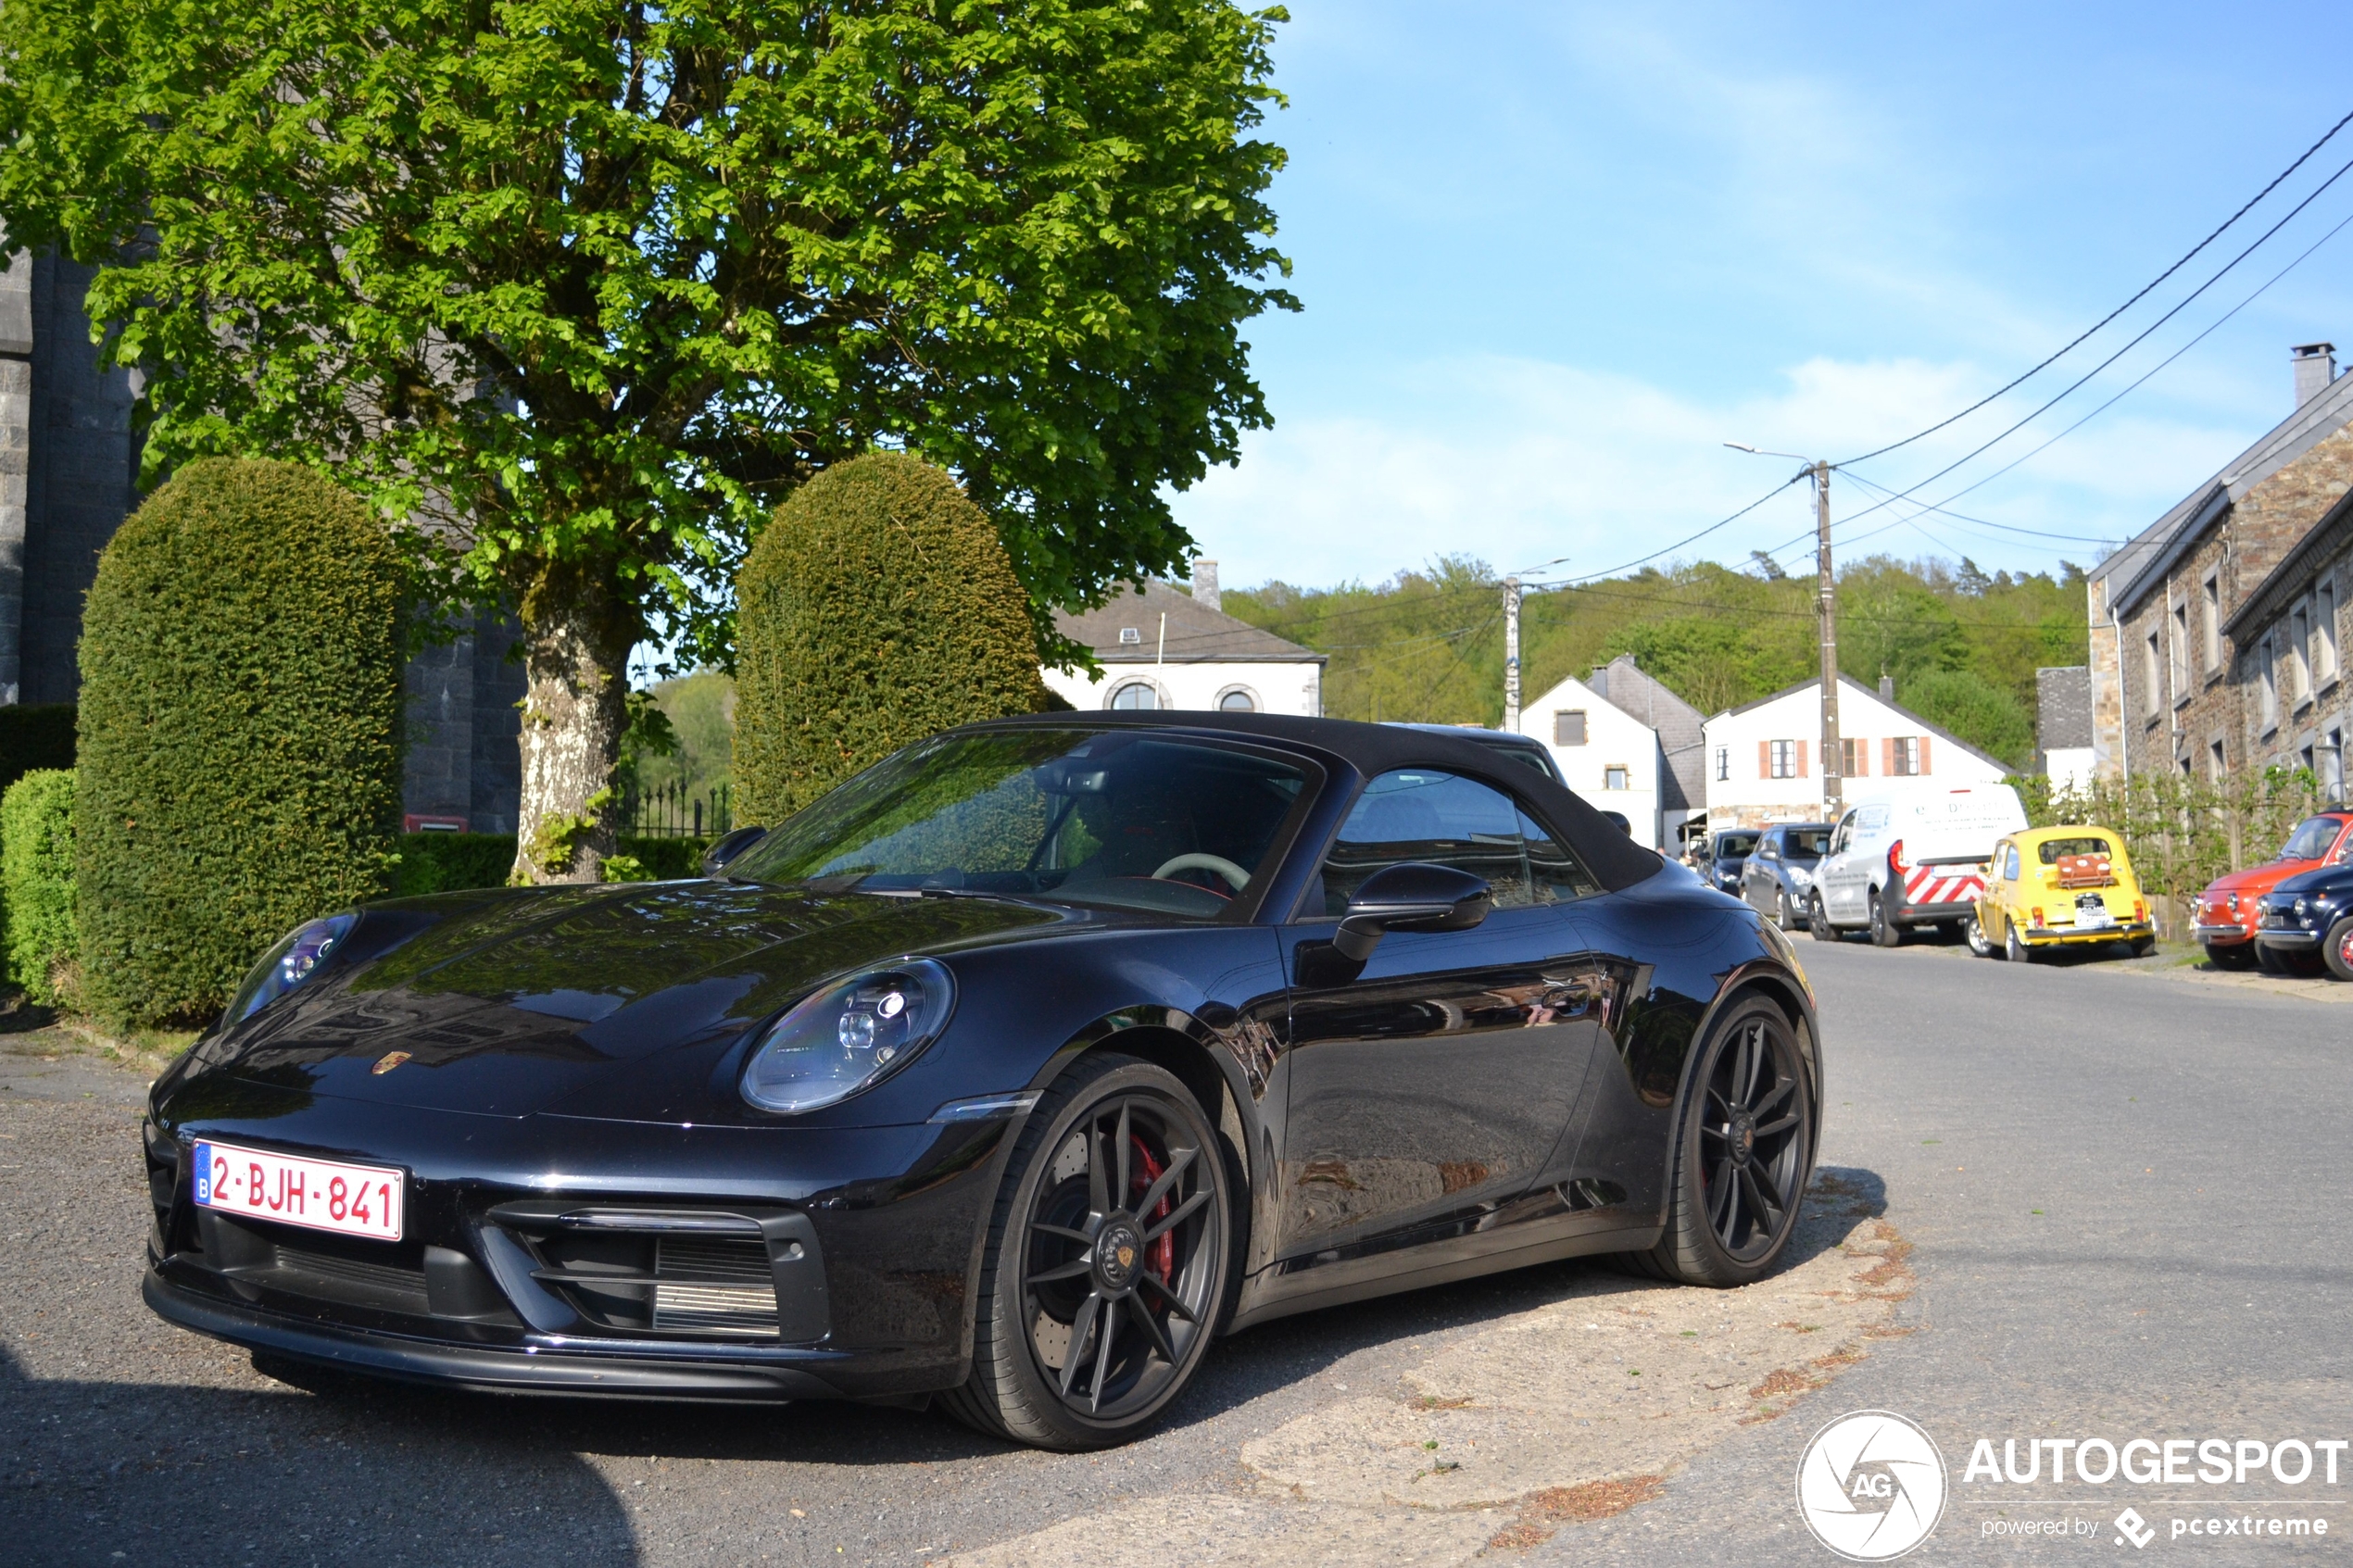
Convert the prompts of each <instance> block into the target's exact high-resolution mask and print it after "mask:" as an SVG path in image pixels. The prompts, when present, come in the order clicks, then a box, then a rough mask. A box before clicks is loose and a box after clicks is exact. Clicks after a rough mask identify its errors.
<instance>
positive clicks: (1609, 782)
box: [1602, 762, 1634, 789]
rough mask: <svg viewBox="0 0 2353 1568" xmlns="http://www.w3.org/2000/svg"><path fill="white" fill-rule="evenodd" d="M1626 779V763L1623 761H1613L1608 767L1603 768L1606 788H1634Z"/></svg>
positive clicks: (1603, 779)
mask: <svg viewBox="0 0 2353 1568" xmlns="http://www.w3.org/2000/svg"><path fill="white" fill-rule="evenodd" d="M1626 779H1627V771H1626V765H1625V764H1624V763H1622V762H1613V763H1611V764H1610V765H1609V766H1608V767H1606V768H1604V769H1603V770H1602V787H1603V788H1604V789H1631V788H1633V787H1634V786H1633V785H1632V784H1628V783H1627V782H1626Z"/></svg>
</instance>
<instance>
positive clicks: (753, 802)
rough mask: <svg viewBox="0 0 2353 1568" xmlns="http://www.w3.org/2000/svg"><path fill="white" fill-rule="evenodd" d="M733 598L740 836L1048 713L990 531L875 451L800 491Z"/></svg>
mask: <svg viewBox="0 0 2353 1568" xmlns="http://www.w3.org/2000/svg"><path fill="white" fill-rule="evenodd" d="M736 606H737V608H736V744H735V777H736V807H735V820H736V822H739V823H751V822H781V821H782V820H783V819H785V818H786V817H787V816H790V815H791V814H792V813H793V812H795V811H797V810H799V809H800V808H802V807H803V806H806V805H808V804H809V803H810V802H811V801H812V800H814V799H815V798H817V797H819V796H820V795H823V794H824V792H825V791H826V790H828V789H830V788H831V787H833V785H835V784H837V783H839V782H840V781H841V780H843V779H845V778H848V777H849V775H850V774H852V773H854V772H857V771H859V770H860V769H862V768H864V767H867V766H868V765H870V764H872V763H874V762H876V761H879V760H880V759H883V758H885V757H887V756H888V755H890V753H892V752H894V751H896V750H898V749H899V748H900V747H901V746H907V745H909V744H910V743H912V742H914V741H918V740H921V739H923V738H924V737H925V735H928V734H935V733H937V731H940V730H944V729H947V728H949V727H950V726H952V725H956V724H968V723H971V722H973V721H975V720H980V719H998V718H1002V717H1004V716H1005V715H1007V714H1011V713H1034V712H1038V711H1039V710H1040V709H1043V708H1045V706H1046V686H1045V682H1044V681H1043V680H1042V679H1041V678H1040V677H1039V675H1038V642H1037V634H1036V633H1035V631H1034V630H1033V629H1032V626H1031V622H1030V619H1029V610H1028V600H1027V596H1026V595H1025V594H1024V593H1023V591H1022V587H1021V584H1020V583H1019V582H1018V581H1017V580H1016V579H1015V578H1014V576H1013V562H1012V561H1011V559H1009V558H1007V556H1006V554H1005V547H1004V546H1003V544H1002V543H1001V542H1000V540H999V539H998V537H997V530H996V527H995V526H994V525H993V524H992V523H991V522H990V521H988V514H987V513H985V512H983V511H982V510H981V509H980V508H978V507H976V506H975V505H974V504H973V502H972V501H971V499H970V498H969V497H967V496H966V495H964V493H963V489H962V488H961V487H960V486H958V484H957V483H956V482H955V480H953V479H952V478H950V476H949V475H948V474H946V473H945V472H943V471H941V470H938V469H936V468H934V467H932V466H931V465H930V464H929V463H925V462H923V461H921V460H919V459H917V458H910V457H907V456H905V455H903V454H900V453H896V452H877V453H873V454H870V455H868V456H866V457H863V458H854V459H852V460H851V461H849V462H847V463H843V464H840V465H838V466H837V467H835V468H830V469H827V470H825V471H824V472H823V473H821V474H819V475H818V476H817V477H816V478H814V479H812V480H811V481H809V483H806V484H804V485H802V486H801V487H800V488H799V490H797V491H795V492H794V493H793V495H792V497H791V498H790V499H789V500H787V501H786V503H785V504H784V505H783V506H782V507H781V508H778V509H777V512H776V516H775V519H774V521H772V522H770V523H769V525H768V526H767V527H766V528H765V529H763V530H762V531H761V534H760V537H759V539H758V540H756V541H755V542H754V543H753V545H752V547H751V551H750V554H749V556H748V557H747V558H746V559H745V561H744V567H743V571H742V573H741V574H740V575H739V576H738V577H737V579H736Z"/></svg>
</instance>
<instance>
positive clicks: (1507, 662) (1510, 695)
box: [1504, 577, 1519, 734]
mask: <svg viewBox="0 0 2353 1568" xmlns="http://www.w3.org/2000/svg"><path fill="white" fill-rule="evenodd" d="M1504 729H1506V730H1509V731H1512V732H1513V733H1515V734H1516V733H1518V730H1519V579H1518V578H1516V577H1506V578H1504Z"/></svg>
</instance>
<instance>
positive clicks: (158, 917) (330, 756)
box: [75, 459, 405, 1023]
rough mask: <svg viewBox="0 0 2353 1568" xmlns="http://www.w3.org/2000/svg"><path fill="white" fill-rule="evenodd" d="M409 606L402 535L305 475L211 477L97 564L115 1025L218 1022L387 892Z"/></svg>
mask: <svg viewBox="0 0 2353 1568" xmlns="http://www.w3.org/2000/svg"><path fill="white" fill-rule="evenodd" d="M404 586H405V576H404V573H403V571H402V566H401V560H400V558H399V555H398V553H397V551H396V549H395V547H394V546H393V544H392V542H391V541H390V539H389V538H388V537H387V535H386V533H385V531H384V527H383V526H382V525H381V524H380V523H378V522H377V521H376V520H375V519H374V518H372V517H371V516H370V515H369V514H368V512H367V510H366V509H365V508H363V507H361V506H360V504H359V502H358V501H357V500H355V499H354V498H353V497H352V496H351V495H348V494H347V493H346V492H344V491H342V490H339V489H337V488H336V487H335V486H333V484H330V483H327V482H326V481H325V480H323V479H321V478H320V477H318V476H317V475H316V474H313V473H311V472H309V471H308V470H304V469H300V468H296V467H295V466H294V465H292V464H288V463H269V462H247V461H237V460H230V459H211V460H207V461H203V462H197V463H194V464H191V465H190V466H188V467H187V468H185V469H182V470H181V471H180V473H179V474H178V475H176V476H175V477H174V478H173V479H172V481H171V482H170V483H169V484H166V485H165V486H163V488H161V489H160V490H158V491H157V492H156V493H155V494H154V495H151V496H149V497H148V498H147V501H146V503H145V505H143V506H142V507H141V508H139V510H138V511H137V512H136V513H134V514H133V515H132V517H131V518H130V520H129V521H126V522H124V524H123V525H122V528H121V530H120V532H119V533H116V535H115V537H114V540H113V542H112V543H110V544H109V545H108V546H107V548H106V551H105V553H104V554H102V555H101V556H100V557H99V558H98V573H97V580H96V582H95V583H94V584H93V585H92V587H91V590H90V596H89V599H88V601H87V603H86V605H85V607H84V609H83V615H82V737H81V752H82V755H81V763H80V768H79V771H78V790H79V800H78V803H77V812H76V822H77V824H78V837H79V843H78V846H77V850H76V855H77V859H76V868H77V869H76V875H75V881H76V884H77V886H78V889H79V898H80V907H79V914H80V918H81V922H82V962H83V969H84V978H85V984H86V985H87V987H88V990H89V998H88V999H89V1001H90V1003H91V1005H92V1006H93V1007H94V1009H95V1010H97V1011H98V1012H99V1013H100V1014H101V1016H104V1017H107V1018H108V1019H109V1020H110V1021H113V1022H129V1023H147V1022H166V1021H170V1020H179V1021H185V1022H199V1021H204V1020H206V1019H207V1018H208V1015H209V1014H210V1013H212V1012H214V1011H216V1010H218V1009H219V1008H220V1006H221V1005H222V1003H223V1002H224V1001H225V1000H226V999H227V997H228V995H229V993H230V992H231V991H232V990H233V989H234V988H235V986H236V984H237V982H238V981H239V980H240V979H241V978H242V977H243V975H244V974H245V971H246V969H247V968H248V967H249V966H250V965H251V964H252V962H253V960H254V958H255V956H256V955H257V954H258V953H260V952H261V951H262V950H263V949H264V948H266V947H269V945H270V944H271V942H273V941H275V940H276V939H277V938H278V937H279V936H280V935H283V934H284V932H285V931H286V930H287V929H288V928H290V927H292V926H294V925H296V924H297V923H299V922H302V921H304V920H308V919H309V918H311V917H313V916H316V915H321V914H325V913H327V912H329V911H331V910H333V909H339V908H342V907H344V906H346V905H349V904H353V903H356V902H359V900H361V899H364V898H370V897H375V896H376V895H377V894H379V893H381V892H382V891H383V890H384V886H385V884H386V883H387V881H388V880H389V875H390V872H391V864H392V857H393V851H394V842H393V841H394V839H395V837H396V834H398V831H399V827H400V761H401V742H402V738H403V734H402V727H403V721H404V716H405V715H404V703H403V693H402V684H401V680H402V666H403V662H404V632H403V614H402V605H403V595H404Z"/></svg>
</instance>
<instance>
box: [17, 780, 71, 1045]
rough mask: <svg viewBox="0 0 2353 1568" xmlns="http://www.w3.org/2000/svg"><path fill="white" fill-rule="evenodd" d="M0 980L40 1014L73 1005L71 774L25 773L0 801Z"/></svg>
mask: <svg viewBox="0 0 2353 1568" xmlns="http://www.w3.org/2000/svg"><path fill="white" fill-rule="evenodd" d="M0 921H5V929H6V944H5V948H0V959H5V960H6V970H5V977H6V979H7V980H8V981H9V982H11V983H12V984H14V985H20V986H22V987H23V988H24V992H25V994H26V995H27V996H29V997H31V998H32V999H33V1000H34V1001H36V1002H39V1003H41V1004H42V1005H43V1006H44V1007H56V1006H57V1005H58V1004H59V1003H60V1002H66V1001H70V1000H72V999H73V995H74V991H75V985H74V969H75V953H76V950H77V949H78V948H79V947H80V945H81V944H80V939H79V938H78V937H77V936H76V935H75V932H74V920H73V774H72V773H70V772H69V771H66V770H64V769H62V768H43V769H37V770H35V771H31V772H29V773H26V774H25V775H24V776H23V777H21V778H19V779H18V780H17V781H16V782H15V783H14V784H10V785H9V786H8V788H7V792H6V794H5V795H0Z"/></svg>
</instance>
